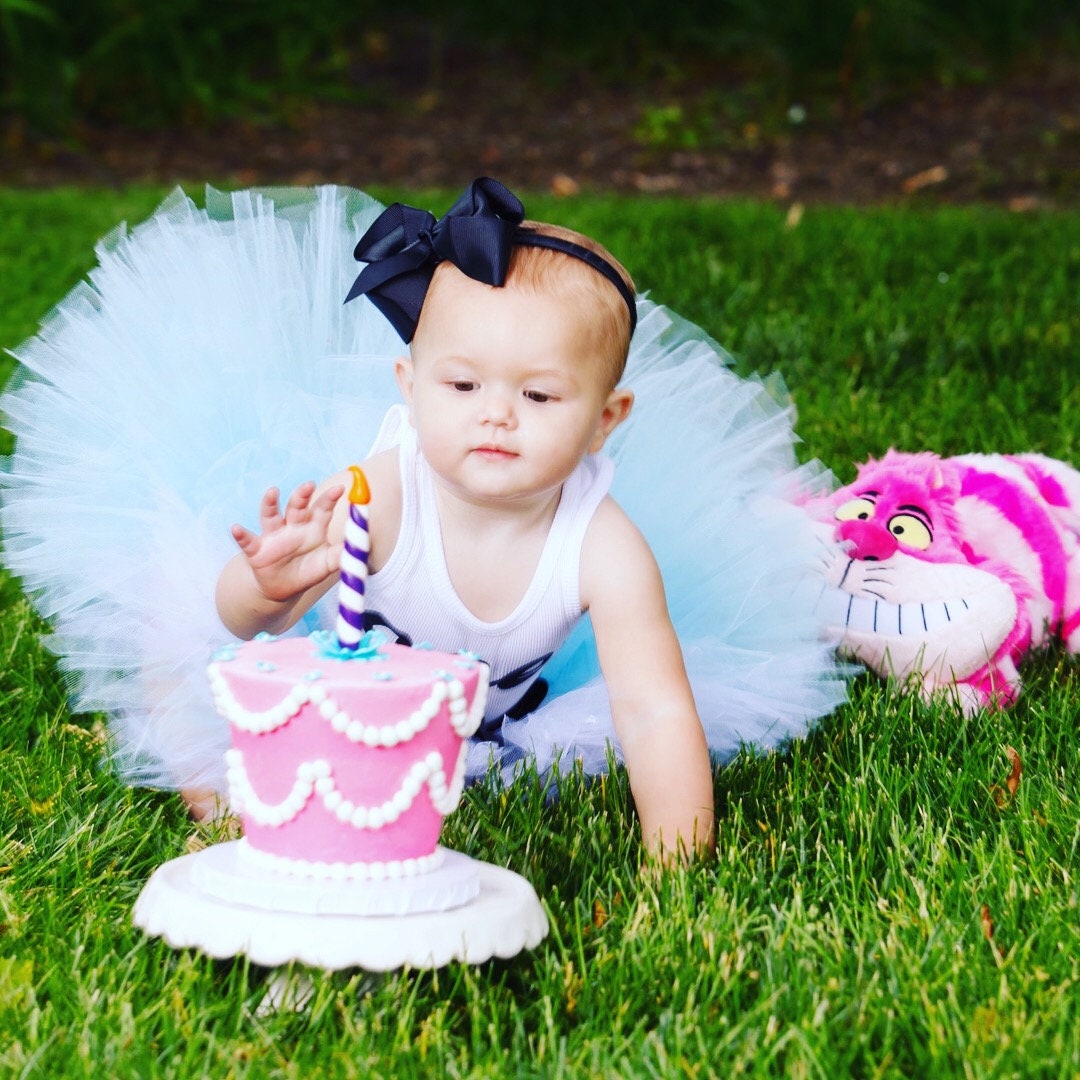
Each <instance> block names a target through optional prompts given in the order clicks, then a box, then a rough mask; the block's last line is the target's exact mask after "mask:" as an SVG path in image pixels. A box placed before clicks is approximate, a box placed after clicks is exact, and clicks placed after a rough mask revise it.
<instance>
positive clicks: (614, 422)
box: [589, 386, 634, 454]
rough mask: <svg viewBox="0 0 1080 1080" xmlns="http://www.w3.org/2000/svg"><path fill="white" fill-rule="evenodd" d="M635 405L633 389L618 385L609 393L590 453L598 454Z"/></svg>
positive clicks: (590, 446)
mask: <svg viewBox="0 0 1080 1080" xmlns="http://www.w3.org/2000/svg"><path fill="white" fill-rule="evenodd" d="M633 407H634V391H633V390H625V389H623V388H622V387H619V386H617V387H615V389H614V390H612V391H611V393H610V394H608V399H607V401H605V402H604V408H603V411H602V412H601V413H600V424H599V425H598V427H597V429H596V434H595V435H594V436H593V441H592V443H590V445H589V453H590V454H598V453H600V451H601V450H603V448H604V443H606V442H607V440H608V436H609V435H610V434H611V433H612V432H613V431H614V430H615V429H616V428H617V427H618V426H619V425H620V424H621V423H622V422H623V421H624V420H625V419H626V418H627V417H628V416H629V415H630V410H631V409H632V408H633Z"/></svg>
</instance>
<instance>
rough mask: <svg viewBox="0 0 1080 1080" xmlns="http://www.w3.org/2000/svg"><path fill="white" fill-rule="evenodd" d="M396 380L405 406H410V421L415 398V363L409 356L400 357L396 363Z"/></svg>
mask: <svg viewBox="0 0 1080 1080" xmlns="http://www.w3.org/2000/svg"><path fill="white" fill-rule="evenodd" d="M394 378H395V379H397V384H398V389H399V390H400V391H401V397H402V399H403V400H404V402H405V404H406V405H408V406H409V414H410V419H411V416H412V397H413V363H412V360H410V359H409V357H407V356H399V357H398V358H397V359H396V360H395V361H394Z"/></svg>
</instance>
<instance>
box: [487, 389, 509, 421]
mask: <svg viewBox="0 0 1080 1080" xmlns="http://www.w3.org/2000/svg"><path fill="white" fill-rule="evenodd" d="M483 417H484V421H485V422H486V423H489V424H510V423H513V420H514V401H513V397H512V396H511V395H510V394H506V393H502V392H500V391H498V390H489V391H487V392H486V393H485V394H484V399H483Z"/></svg>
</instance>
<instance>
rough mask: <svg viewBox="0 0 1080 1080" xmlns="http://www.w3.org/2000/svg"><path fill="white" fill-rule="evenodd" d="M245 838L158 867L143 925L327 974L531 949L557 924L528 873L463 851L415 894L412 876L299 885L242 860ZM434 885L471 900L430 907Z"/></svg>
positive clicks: (205, 945)
mask: <svg viewBox="0 0 1080 1080" xmlns="http://www.w3.org/2000/svg"><path fill="white" fill-rule="evenodd" d="M238 843H239V842H238V841H230V842H227V843H221V844H215V845H214V846H213V847H209V848H206V849H205V850H204V851H199V852H195V853H194V854H192V855H183V856H181V857H180V858H178V859H173V860H171V861H170V862H167V863H165V864H164V865H162V866H159V867H158V868H157V870H155V871H154V873H153V874H152V875H151V877H150V880H149V881H148V882H147V883H146V885H145V886H144V888H143V890H142V892H141V893H140V894H139V899H138V900H137V901H136V903H135V908H134V911H133V914H132V917H133V919H134V921H135V925H136V926H138V927H140V928H141V929H143V930H145V931H146V933H148V934H150V935H151V936H153V937H161V938H163V939H164V940H165V941H166V942H167V943H168V944H169V945H171V946H172V947H173V948H178V949H182V948H197V949H201V950H202V951H203V952H205V953H208V954H209V955H210V956H213V957H215V958H219V959H220V958H224V957H228V956H236V955H238V954H241V953H242V954H244V955H246V956H248V957H249V958H250V959H251V960H252V961H253V962H254V963H256V964H262V965H264V966H266V967H276V966H278V965H280V964H286V963H288V962H289V961H299V962H301V963H304V964H308V965H310V966H312V967H319V968H325V969H327V970H330V971H334V970H337V969H340V968H347V967H359V968H364V969H366V970H368V971H391V970H393V969H395V968H400V967H406V966H407V967H413V968H435V967H442V966H443V965H444V964H448V963H450V962H451V961H454V960H460V961H464V962H465V963H469V964H480V963H483V962H484V961H486V960H490V959H492V958H493V957H499V958H502V959H506V958H509V957H511V956H515V955H516V954H517V953H519V952H521V950H522V949H531V948H533V947H534V946H535V945H537V944H539V943H540V941H542V940H543V938H544V937H545V935H546V934H547V932H548V921H547V917H546V916H545V914H544V910H543V908H542V906H541V904H540V901H539V899H538V898H537V895H536V893H535V891H534V890H533V887H532V886H531V885H530V884H529V883H528V882H527V881H526V880H525V879H524V878H523V877H521V876H520V875H518V874H515V873H514V872H513V871H512V870H506V869H503V868H502V867H498V866H493V865H492V864H491V863H485V862H479V861H478V860H476V859H471V858H469V857H468V856H466V855H462V854H460V853H459V852H455V851H449V850H448V851H446V852H445V855H446V858H445V860H444V863H443V865H442V867H441V868H440V869H439V870H437V871H434V872H433V874H425V875H423V877H424V878H425V882H424V883H423V885H422V886H420V891H419V893H418V892H417V886H416V885H415V884H414V883H411V882H407V881H388V882H355V883H329V884H327V885H325V886H320V885H312V884H305V885H304V886H303V887H298V885H297V882H296V881H295V879H289V878H285V877H283V876H282V875H280V874H275V873H274V872H273V871H270V870H263V869H261V868H252V867H250V866H249V865H246V864H245V863H243V862H241V861H240V860H238V858H237V850H238V848H237V845H238ZM470 882H471V884H470ZM429 889H434V890H435V891H440V892H443V893H444V895H453V894H454V893H455V891H457V892H458V894H459V895H463V896H469V897H470V898H469V899H465V900H457V901H455V903H454V906H452V907H448V908H446V909H445V910H423V909H424V908H425V907H429V906H431V905H430V904H429V902H428V901H427V900H426V899H425V898H424V895H423V894H424V891H425V890H429ZM417 897H419V899H417ZM417 907H419V908H421V910H416V908H417ZM373 912H376V913H373ZM380 912H381V913H380Z"/></svg>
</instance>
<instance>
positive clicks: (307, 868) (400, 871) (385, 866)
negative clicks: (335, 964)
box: [237, 837, 446, 881]
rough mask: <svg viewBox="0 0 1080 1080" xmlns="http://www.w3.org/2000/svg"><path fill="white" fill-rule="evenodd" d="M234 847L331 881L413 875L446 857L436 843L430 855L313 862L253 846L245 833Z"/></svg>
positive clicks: (266, 863)
mask: <svg viewBox="0 0 1080 1080" xmlns="http://www.w3.org/2000/svg"><path fill="white" fill-rule="evenodd" d="M237 851H238V853H239V855H240V857H241V858H242V859H243V860H244V861H246V862H250V863H251V864H253V865H255V866H258V867H262V868H264V869H267V870H275V871H277V872H278V873H282V874H289V875H291V876H294V877H319V878H329V879H331V880H333V881H393V880H395V879H397V878H410V877H416V876H418V875H419V874H428V873H430V872H431V871H432V870H436V869H438V867H439V866H440V865H441V864H442V862H443V860H444V858H445V857H446V852H445V850H444V849H443V848H439V847H437V848H436V849H435V850H434V851H433V852H432V853H431V854H430V855H422V856H420V858H418V859H395V860H389V861H387V862H366V863H345V862H334V863H326V862H312V861H309V860H308V859H290V858H288V857H287V856H285V855H272V854H271V853H270V852H268V851H260V850H259V849H258V848H255V847H252V846H251V844H250V843H249V842H248V840H247V839H246V838H245V837H241V839H240V841H239V846H238V848H237Z"/></svg>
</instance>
